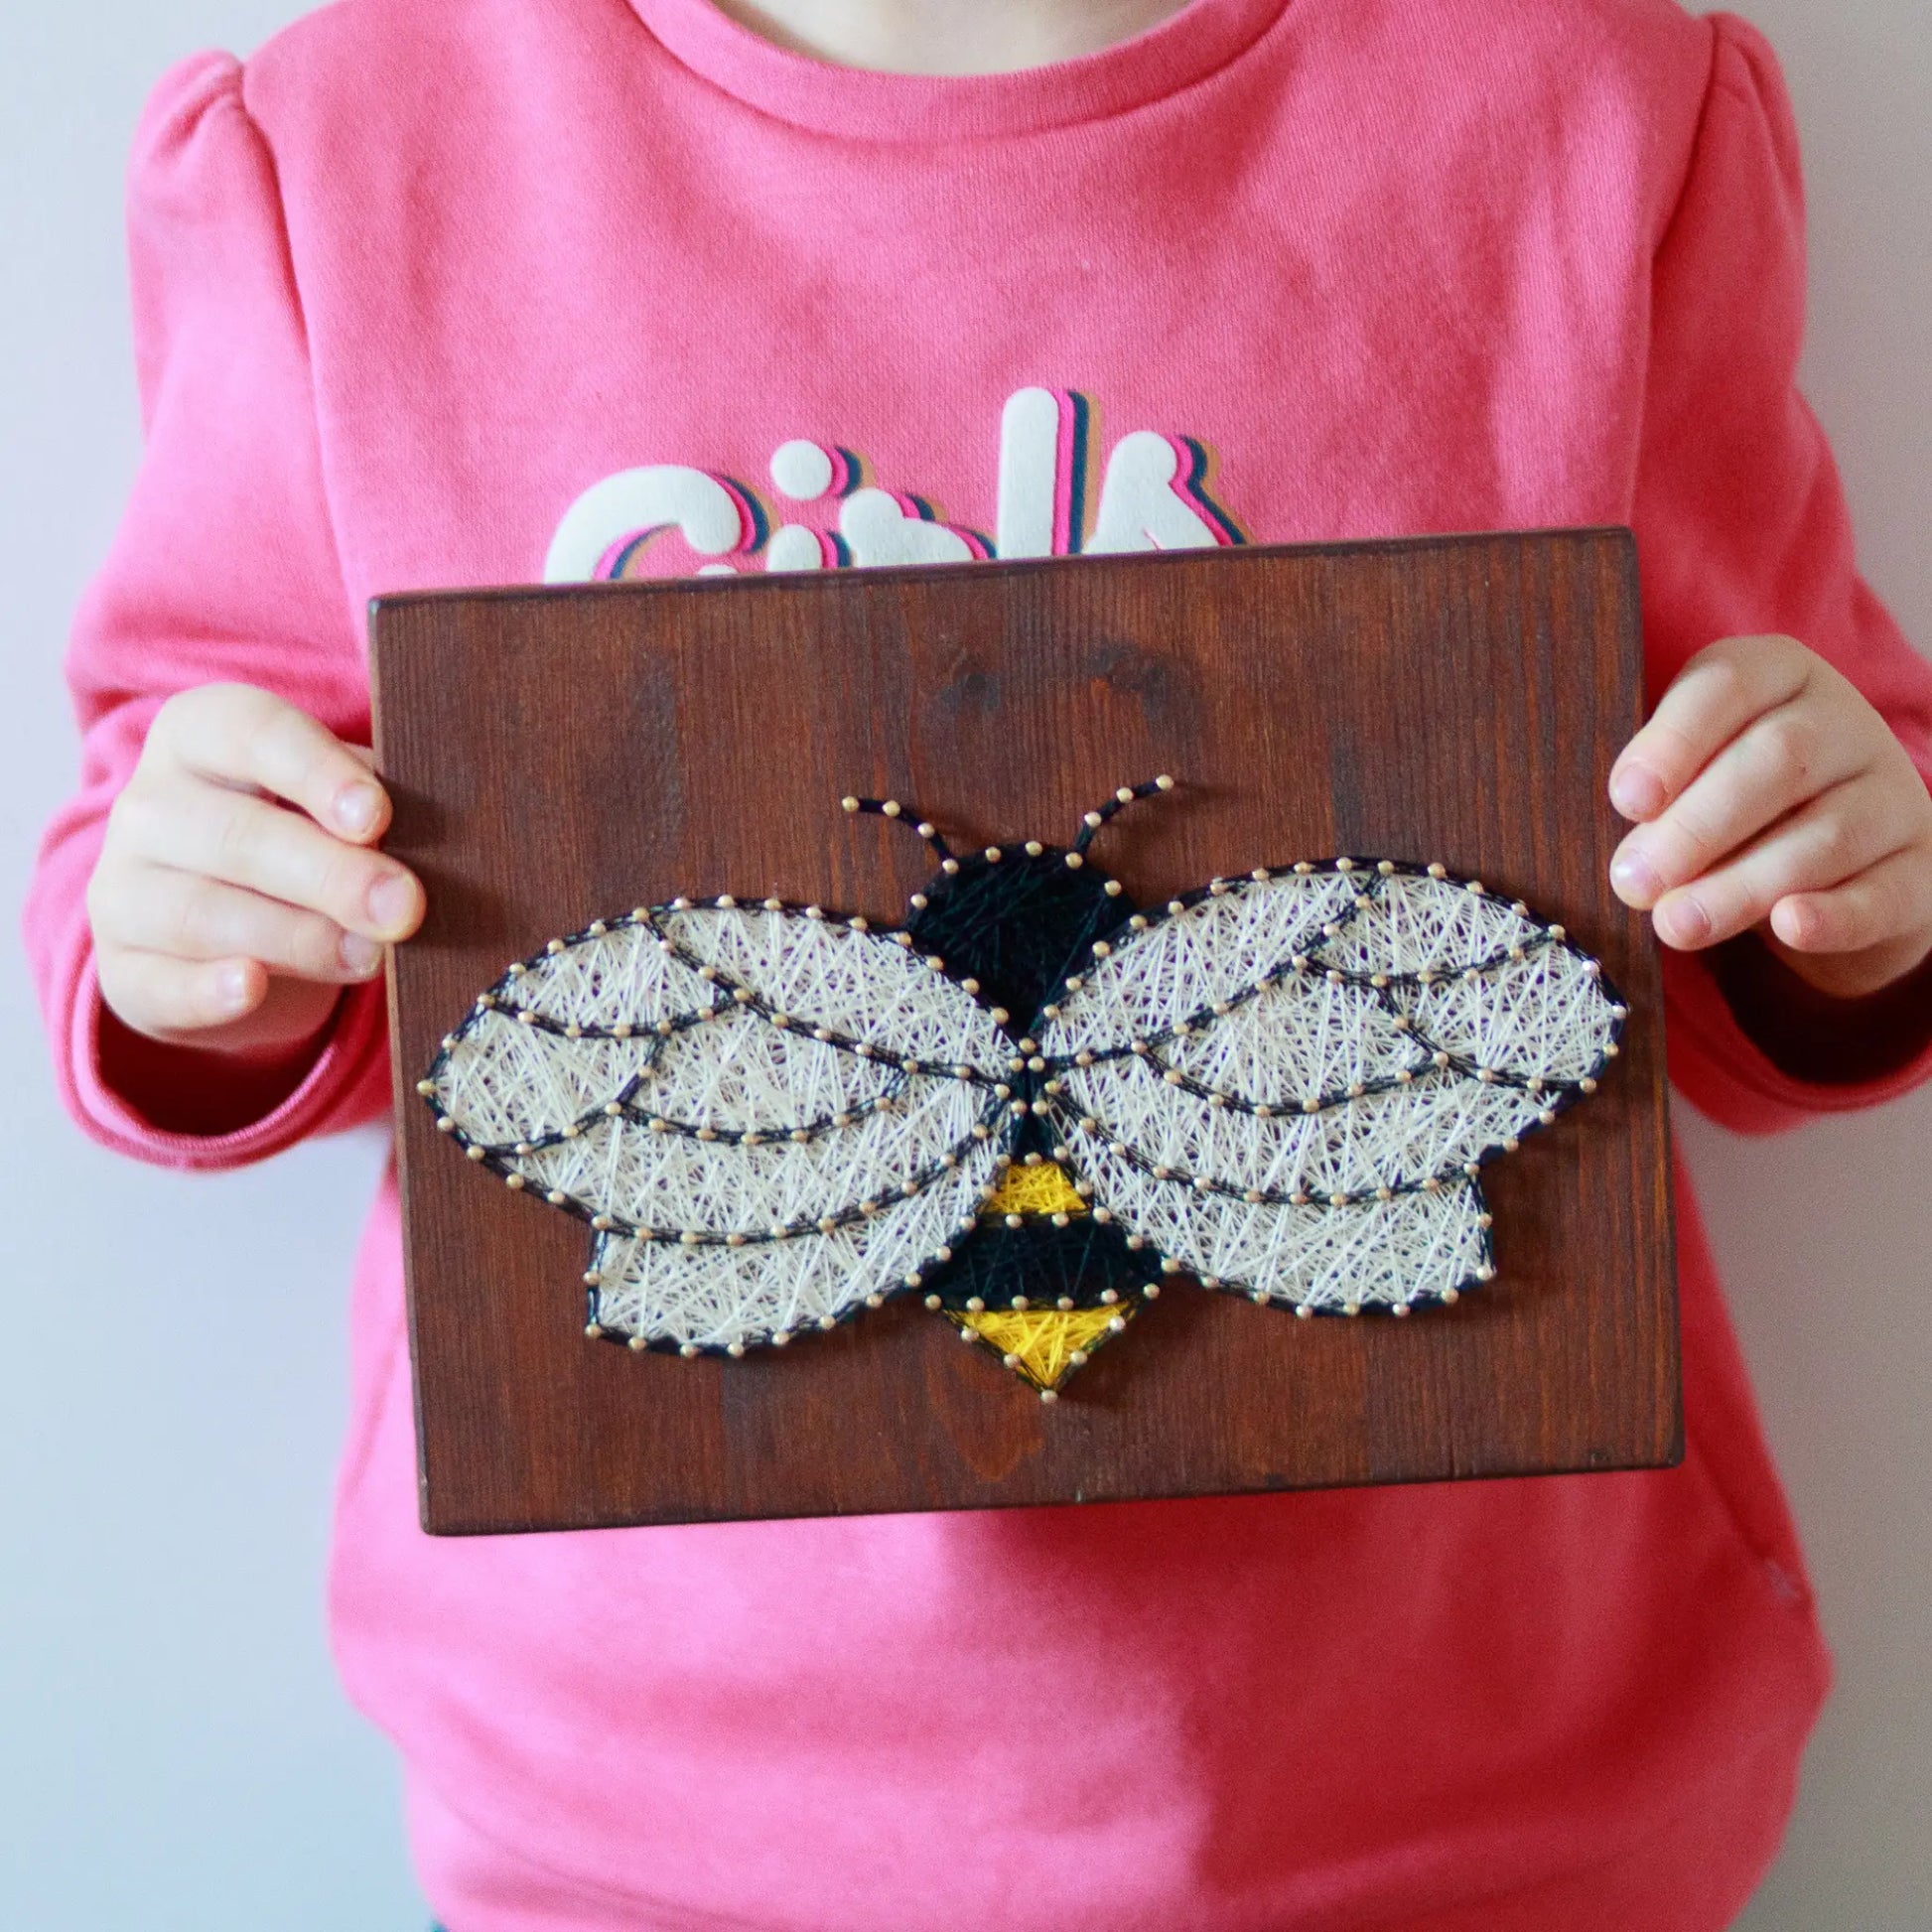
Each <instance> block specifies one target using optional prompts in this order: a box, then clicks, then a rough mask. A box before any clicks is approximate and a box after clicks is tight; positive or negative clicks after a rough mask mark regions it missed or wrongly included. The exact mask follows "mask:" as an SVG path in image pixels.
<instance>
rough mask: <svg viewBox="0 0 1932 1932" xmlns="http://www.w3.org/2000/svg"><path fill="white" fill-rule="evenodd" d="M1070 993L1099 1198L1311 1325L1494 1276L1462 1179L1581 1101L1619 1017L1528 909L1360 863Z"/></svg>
mask: <svg viewBox="0 0 1932 1932" xmlns="http://www.w3.org/2000/svg"><path fill="white" fill-rule="evenodd" d="M1077 978H1078V982H1079V983H1078V984H1077V985H1069V987H1068V989H1067V990H1066V992H1065V993H1064V995H1063V996H1062V998H1061V999H1060V1000H1059V1001H1058V1002H1057V1003H1056V1004H1057V1006H1058V1015H1057V1017H1056V1018H1055V1020H1054V1021H1053V1022H1052V1023H1051V1026H1050V1028H1049V1029H1048V1030H1047V1031H1046V1033H1045V1034H1044V1035H1043V1037H1042V1040H1041V1045H1042V1048H1043V1050H1044V1051H1045V1052H1046V1053H1047V1054H1048V1055H1049V1056H1050V1057H1051V1059H1052V1060H1053V1061H1054V1062H1055V1078H1056V1080H1057V1082H1058V1086H1059V1092H1058V1094H1057V1095H1056V1096H1055V1102H1054V1104H1055V1106H1056V1108H1057V1109H1058V1110H1059V1121H1058V1124H1059V1127H1060V1135H1061V1139H1062V1140H1063V1141H1064V1142H1065V1143H1066V1144H1067V1146H1068V1149H1069V1152H1070V1155H1071V1158H1072V1159H1073V1161H1074V1163H1075V1165H1076V1166H1077V1167H1079V1168H1080V1170H1081V1171H1082V1172H1083V1173H1085V1174H1086V1176H1087V1178H1088V1179H1089V1180H1090V1181H1091V1182H1092V1184H1093V1189H1094V1198H1095V1200H1096V1201H1097V1202H1098V1203H1100V1204H1101V1205H1103V1206H1105V1207H1106V1208H1107V1209H1109V1210H1110V1211H1111V1212H1113V1213H1114V1214H1116V1215H1117V1216H1118V1217H1119V1218H1120V1219H1121V1220H1122V1221H1123V1222H1124V1223H1125V1224H1127V1226H1129V1227H1130V1228H1131V1229H1132V1230H1134V1231H1135V1232H1136V1233H1137V1234H1139V1235H1140V1236H1141V1237H1142V1238H1143V1239H1145V1240H1147V1241H1149V1242H1151V1243H1153V1244H1154V1245H1156V1246H1157V1247H1158V1248H1159V1250H1160V1252H1161V1253H1162V1254H1163V1255H1165V1256H1167V1257H1168V1258H1170V1259H1172V1260H1173V1261H1174V1262H1176V1263H1177V1264H1178V1265H1180V1266H1182V1267H1184V1268H1186V1269H1188V1270H1190V1271H1191V1272H1193V1273H1195V1274H1197V1275H1199V1276H1201V1277H1202V1278H1203V1279H1204V1280H1206V1281H1208V1282H1209V1284H1210V1285H1214V1286H1227V1287H1239V1288H1242V1289H1245V1290H1247V1291H1248V1292H1250V1293H1252V1294H1255V1295H1256V1296H1258V1297H1260V1298H1261V1299H1278V1300H1285V1301H1292V1302H1295V1303H1297V1304H1304V1305H1308V1306H1311V1307H1316V1308H1324V1307H1330V1306H1334V1307H1347V1306H1350V1305H1354V1306H1360V1307H1366V1306H1370V1305H1372V1304H1385V1303H1386V1304H1390V1305H1397V1306H1407V1305H1410V1304H1412V1303H1414V1302H1416V1301H1419V1300H1424V1299H1431V1298H1436V1297H1440V1296H1442V1295H1443V1294H1444V1293H1445V1292H1446V1291H1454V1290H1459V1289H1460V1288H1461V1287H1462V1286H1464V1285H1465V1284H1466V1283H1467V1282H1468V1281H1470V1280H1473V1279H1484V1278H1486V1276H1487V1273H1488V1272H1489V1250H1488V1240H1487V1232H1486V1231H1487V1226H1488V1217H1487V1214H1486V1212H1485V1210H1484V1208H1483V1203H1482V1198H1481V1194H1480V1191H1479V1189H1478V1188H1477V1187H1476V1185H1475V1180H1474V1169H1475V1167H1476V1166H1477V1165H1478V1164H1479V1163H1480V1162H1482V1161H1483V1160H1485V1159H1487V1158H1489V1157H1490V1156H1492V1155H1494V1154H1495V1153H1497V1152H1500V1151H1502V1150H1504V1149H1506V1148H1508V1147H1511V1146H1514V1144H1515V1142H1516V1140H1517V1139H1518V1138H1519V1137H1520V1136H1521V1135H1523V1134H1524V1133H1526V1132H1529V1131H1530V1130H1531V1129H1532V1128H1534V1127H1536V1126H1538V1125H1540V1124H1543V1123H1545V1122H1547V1121H1548V1120H1550V1119H1553V1118H1554V1117H1555V1114H1556V1112H1557V1111H1559V1110H1560V1109H1561V1107H1563V1106H1564V1105H1566V1104H1568V1102H1569V1100H1570V1099H1572V1098H1574V1097H1575V1096H1576V1095H1577V1094H1579V1093H1581V1092H1584V1091H1587V1089H1588V1087H1590V1086H1593V1084H1594V1081H1595V1077H1596V1075H1597V1073H1598V1072H1599V1071H1600V1070H1601V1067H1602V1065H1603V1063H1604V1061H1605V1060H1606V1059H1607V1058H1608V1056H1609V1055H1610V1054H1612V1053H1614V1051H1615V1050H1616V1035H1617V1031H1618V1029H1619V1027H1620V1024H1621V1021H1622V1018H1623V1009H1622V1008H1621V1007H1620V1006H1619V1005H1618V1004H1617V1003H1616V1002H1615V1000H1614V998H1613V996H1612V995H1611V993H1610V992H1609V990H1608V989H1607V988H1606V987H1605V986H1604V984H1603V982H1602V979H1601V976H1600V973H1599V972H1598V971H1597V969H1596V967H1595V963H1594V962H1593V961H1590V960H1588V959H1587V958H1586V957H1585V956H1584V955H1583V954H1581V953H1579V952H1577V951H1576V950H1575V948H1573V947H1571V946H1569V944H1568V943H1567V941H1565V940H1564V939H1563V938H1562V937H1561V935H1560V934H1554V933H1553V931H1552V929H1551V928H1550V927H1548V926H1545V925H1542V924H1540V923H1539V922H1538V921H1536V920H1535V919H1534V918H1533V917H1532V916H1531V915H1530V914H1529V913H1528V911H1527V908H1523V909H1518V908H1517V907H1515V906H1512V905H1510V904H1507V903H1505V902H1503V901H1500V900H1497V899H1494V898H1492V897H1489V896H1487V895H1484V894H1481V893H1480V892H1479V891H1476V892H1471V891H1469V890H1468V889H1467V888H1465V887H1464V886H1463V885H1462V884H1461V883H1460V882H1456V881H1450V880H1437V879H1434V878H1432V877H1430V876H1429V875H1428V874H1427V873H1421V872H1416V871H1413V870H1408V869H1402V868H1395V867H1392V868H1391V869H1390V870H1389V871H1387V872H1383V871H1381V870H1379V869H1378V868H1377V867H1375V866H1372V865H1371V866H1362V865H1353V866H1350V867H1349V868H1348V869H1347V870H1346V871H1337V870H1335V869H1334V868H1332V867H1331V868H1325V869H1323V870H1322V871H1320V872H1311V873H1310V874H1306V875H1296V874H1287V875H1284V876H1283V877H1281V878H1279V879H1271V878H1263V879H1259V880H1250V881H1238V882H1222V883H1220V884H1218V885H1217V886H1216V887H1215V888H1213V889H1211V890H1210V891H1209V892H1208V893H1207V894H1205V895H1197V896H1195V897H1193V898H1192V899H1190V900H1185V901H1180V902H1178V906H1177V909H1173V910H1171V911H1170V912H1169V913H1168V914H1166V915H1164V916H1162V917H1160V918H1158V919H1151V920H1150V921H1149V922H1148V924H1147V925H1146V926H1145V928H1144V929H1142V930H1139V931H1130V932H1129V933H1127V934H1126V935H1124V936H1123V938H1122V939H1121V940H1120V941H1119V942H1117V943H1115V944H1113V945H1111V946H1110V948H1109V950H1108V951H1107V953H1106V954H1105V955H1104V956H1102V957H1100V958H1097V959H1096V960H1095V961H1094V963H1093V965H1092V966H1091V968H1089V969H1088V970H1086V971H1084V972H1083V973H1082V974H1080V975H1078V976H1077ZM1203 996H1205V997H1203ZM1123 1020H1125V1021H1126V1023H1127V1024H1125V1025H1123ZM1123 1041H1124V1043H1123Z"/></svg>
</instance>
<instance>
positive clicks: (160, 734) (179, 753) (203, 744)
mask: <svg viewBox="0 0 1932 1932" xmlns="http://www.w3.org/2000/svg"><path fill="white" fill-rule="evenodd" d="M150 736H151V738H154V739H156V740H157V741H158V747H159V750H160V752H161V753H162V755H163V756H165V757H167V758H169V759H173V760H174V761H175V762H176V763H177V764H179V765H181V766H182V767H184V768H185V769H187V770H190V771H194V772H198V773H199V774H200V775H201V776H203V777H205V778H209V779H212V780H213V781H214V782H216V783H217V784H225V785H241V786H252V787H253V788H255V789H256V790H259V791H265V792H269V793H272V794H273V795H274V796H275V797H277V798H284V799H287V800H288V802H289V803H290V804H292V805H295V806H297V807H298V808H299V809H301V810H302V811H305V812H307V813H308V814H309V816H310V817H311V818H313V819H314V820H315V821H316V823H317V824H318V825H323V826H326V827H328V829H329V830H330V831H332V832H334V833H336V834H337V836H338V837H341V838H346V839H353V840H354V841H355V842H356V843H358V844H364V845H365V844H367V843H369V842H370V841H371V840H373V839H377V838H379V837H381V835H382V833H383V831H384V830H385V829H386V828H387V826H388V823H389V815H390V808H389V794H388V793H387V792H386V791H384V790H383V788H382V785H381V783H380V782H379V781H378V780H377V779H376V778H375V777H374V775H373V774H372V772H371V771H370V768H369V766H370V763H371V762H372V760H370V759H368V758H367V757H358V756H357V748H355V747H351V746H348V745H345V744H344V743H343V741H342V740H341V739H339V738H338V737H337V736H336V735H335V733H334V732H332V731H331V730H330V729H329V728H328V726H326V725H324V724H321V723H319V722H318V721H317V720H316V719H314V718H311V717H310V716H309V714H308V713H307V712H306V711H303V710H300V709H299V708H298V707H297V706H295V705H292V704H290V703H289V702H288V701H287V700H286V699H283V698H278V697H277V696H276V695H275V694H274V693H273V692H272V691H261V690H257V689H256V688H255V687H254V686H253V685H249V684H205V685H199V686H197V687H196V688H195V689H194V690H192V691H184V692H181V693H179V694H178V695H176V696H175V697H173V698H170V699H169V700H168V702H167V703H166V704H165V705H163V706H162V708H161V711H160V713H159V714H158V715H157V717H156V719H155V722H154V728H153V731H152V733H151V734H150Z"/></svg>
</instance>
